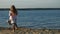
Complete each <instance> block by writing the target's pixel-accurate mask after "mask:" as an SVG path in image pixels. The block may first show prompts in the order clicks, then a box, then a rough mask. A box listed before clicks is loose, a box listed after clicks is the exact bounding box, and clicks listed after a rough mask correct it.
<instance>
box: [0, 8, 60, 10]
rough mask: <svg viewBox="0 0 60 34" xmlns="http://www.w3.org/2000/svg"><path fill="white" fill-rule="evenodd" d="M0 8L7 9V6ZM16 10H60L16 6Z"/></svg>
mask: <svg viewBox="0 0 60 34" xmlns="http://www.w3.org/2000/svg"><path fill="white" fill-rule="evenodd" d="M0 10H9V8H0ZM17 10H60V8H17Z"/></svg>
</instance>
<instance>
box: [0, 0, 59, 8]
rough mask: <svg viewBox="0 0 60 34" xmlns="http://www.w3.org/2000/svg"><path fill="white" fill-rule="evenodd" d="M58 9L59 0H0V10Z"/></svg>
mask: <svg viewBox="0 0 60 34" xmlns="http://www.w3.org/2000/svg"><path fill="white" fill-rule="evenodd" d="M12 4H14V5H15V6H16V8H60V0H0V8H10V6H11V5H12Z"/></svg>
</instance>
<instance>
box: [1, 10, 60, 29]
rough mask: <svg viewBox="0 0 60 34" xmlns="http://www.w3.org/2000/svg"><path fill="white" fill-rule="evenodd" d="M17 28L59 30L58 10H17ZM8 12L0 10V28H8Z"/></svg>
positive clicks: (59, 18) (59, 13)
mask: <svg viewBox="0 0 60 34" xmlns="http://www.w3.org/2000/svg"><path fill="white" fill-rule="evenodd" d="M17 11H18V16H17V25H18V27H27V28H34V29H40V28H48V29H60V10H17ZM8 19H9V10H0V27H9V26H10V25H8V23H7V20H8Z"/></svg>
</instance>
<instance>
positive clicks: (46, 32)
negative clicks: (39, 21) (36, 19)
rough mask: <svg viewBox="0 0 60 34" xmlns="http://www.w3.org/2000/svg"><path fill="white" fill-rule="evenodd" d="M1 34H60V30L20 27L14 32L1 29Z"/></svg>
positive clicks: (9, 29)
mask: <svg viewBox="0 0 60 34" xmlns="http://www.w3.org/2000/svg"><path fill="white" fill-rule="evenodd" d="M0 34H60V29H30V28H24V27H19V28H18V30H15V32H12V29H11V28H5V27H0Z"/></svg>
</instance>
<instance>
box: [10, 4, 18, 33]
mask: <svg viewBox="0 0 60 34" xmlns="http://www.w3.org/2000/svg"><path fill="white" fill-rule="evenodd" d="M16 19H17V10H16V8H15V6H14V5H12V6H11V8H10V11H9V22H10V24H11V25H13V32H14V31H15V29H17V24H16Z"/></svg>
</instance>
